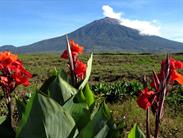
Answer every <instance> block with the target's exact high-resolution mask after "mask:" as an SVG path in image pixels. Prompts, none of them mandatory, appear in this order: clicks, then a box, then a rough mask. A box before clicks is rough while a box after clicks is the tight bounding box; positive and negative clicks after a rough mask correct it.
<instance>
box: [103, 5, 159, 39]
mask: <svg viewBox="0 0 183 138" xmlns="http://www.w3.org/2000/svg"><path fill="white" fill-rule="evenodd" d="M102 10H103V15H104V16H106V17H110V18H114V19H118V20H120V22H121V23H120V24H121V25H124V26H127V27H130V28H133V29H137V30H139V33H140V34H141V35H158V36H159V35H160V27H159V26H158V25H157V24H156V22H155V20H153V21H152V22H150V21H144V20H138V19H135V20H132V19H128V18H125V17H123V13H122V12H114V10H113V8H112V7H110V6H109V5H103V6H102Z"/></svg>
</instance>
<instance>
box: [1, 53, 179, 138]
mask: <svg viewBox="0 0 183 138" xmlns="http://www.w3.org/2000/svg"><path fill="white" fill-rule="evenodd" d="M88 57H89V55H88V54H85V55H81V56H79V58H80V59H81V60H82V61H83V62H84V63H86V62H87V59H88ZM173 57H174V58H175V59H176V60H181V61H183V54H175V55H173ZM19 58H20V59H21V61H22V62H23V63H24V66H25V68H26V69H27V70H28V71H30V72H31V73H32V76H33V77H32V79H31V80H30V83H31V84H32V85H31V86H30V87H28V89H25V88H24V87H22V86H18V88H17V89H16V92H15V93H16V94H15V95H16V96H17V97H23V96H25V94H26V96H27V97H29V95H31V94H30V93H31V91H32V88H33V87H37V88H40V87H41V86H42V85H43V83H44V82H45V80H46V79H48V78H49V77H50V76H51V74H53V72H54V70H59V69H60V68H65V67H66V64H67V61H66V60H61V59H60V54H55V53H53V54H50V53H49V54H24V55H19ZM164 58H165V55H151V54H117V53H111V54H107V53H106V54H105V53H100V54H94V56H93V65H92V74H91V77H90V80H89V83H90V86H91V88H92V90H93V92H94V93H95V99H96V102H98V103H100V101H102V99H106V103H107V105H108V106H109V107H110V109H111V110H112V111H113V113H112V116H113V117H114V122H115V123H116V125H117V126H118V128H119V129H120V132H121V133H120V136H121V137H127V136H128V134H129V131H130V130H131V129H132V127H133V125H134V122H136V123H137V124H138V125H139V126H140V128H141V129H142V130H143V131H144V132H145V130H146V125H145V120H146V112H145V111H144V110H143V109H141V108H139V107H138V105H137V103H136V96H137V93H138V92H139V91H140V90H142V88H143V76H144V75H146V76H147V78H150V77H152V70H155V71H156V72H158V70H159V69H160V64H159V63H160V62H161V61H162V60H163V59H164ZM54 68H55V69H54ZM180 72H181V71H180ZM85 89H86V88H85ZM173 92H174V93H173ZM173 92H172V93H170V95H169V96H168V97H167V99H166V101H165V104H166V106H165V107H164V108H165V113H166V114H165V115H164V119H163V121H162V122H161V130H160V137H164V138H166V137H167V138H171V137H172V138H176V137H177V138H180V137H182V135H183V115H182V113H183V112H182V109H183V88H182V86H175V88H174V89H173ZM22 95H23V96H22ZM23 99H24V98H23ZM42 100H43V101H44V98H43V99H42ZM89 105H90V104H89ZM103 106H104V108H105V105H103ZM0 110H1V111H0V113H1V115H6V114H8V113H7V112H8V111H7V110H6V106H5V104H4V101H3V100H1V109H0ZM15 116H16V113H15ZM14 118H16V117H14ZM85 119H86V118H85ZM154 119H155V117H154V116H153V114H150V120H151V121H150V124H151V125H152V127H151V129H150V133H151V134H153V133H154V130H153V129H152V128H154V127H155V126H154V122H153V120H154ZM121 121H122V122H123V123H121ZM82 125H85V124H82ZM119 125H121V126H119ZM79 127H81V128H82V127H83V126H79ZM83 136H84V131H83ZM81 137H82V136H81Z"/></svg>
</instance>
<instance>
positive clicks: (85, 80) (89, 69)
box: [79, 53, 93, 89]
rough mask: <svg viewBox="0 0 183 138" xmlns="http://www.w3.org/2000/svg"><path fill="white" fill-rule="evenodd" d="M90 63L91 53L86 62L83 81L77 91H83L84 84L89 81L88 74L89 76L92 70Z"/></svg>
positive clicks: (91, 59)
mask: <svg viewBox="0 0 183 138" xmlns="http://www.w3.org/2000/svg"><path fill="white" fill-rule="evenodd" d="M92 61H93V53H92V54H91V56H90V58H89V60H88V62H87V69H86V76H85V79H84V80H83V82H82V83H81V85H80V86H79V89H83V88H84V87H85V85H86V83H88V80H89V78H90V74H91V70H92Z"/></svg>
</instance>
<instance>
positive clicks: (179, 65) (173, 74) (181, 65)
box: [151, 58, 183, 91]
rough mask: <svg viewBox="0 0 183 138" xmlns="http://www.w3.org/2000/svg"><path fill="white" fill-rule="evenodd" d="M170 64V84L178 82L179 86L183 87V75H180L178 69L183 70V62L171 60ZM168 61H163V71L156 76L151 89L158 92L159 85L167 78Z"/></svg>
mask: <svg viewBox="0 0 183 138" xmlns="http://www.w3.org/2000/svg"><path fill="white" fill-rule="evenodd" d="M169 63H170V78H169V83H170V84H173V82H174V81H176V82H178V83H179V84H182V85H183V75H181V74H180V73H178V72H177V71H176V69H183V62H181V61H178V60H175V59H173V58H169ZM165 68H166V61H165V60H163V61H162V63H161V70H160V73H159V74H158V75H157V76H156V75H155V74H154V77H153V81H152V82H151V87H152V88H155V89H156V91H158V89H159V83H160V82H162V81H163V80H164V78H165V75H166V72H165Z"/></svg>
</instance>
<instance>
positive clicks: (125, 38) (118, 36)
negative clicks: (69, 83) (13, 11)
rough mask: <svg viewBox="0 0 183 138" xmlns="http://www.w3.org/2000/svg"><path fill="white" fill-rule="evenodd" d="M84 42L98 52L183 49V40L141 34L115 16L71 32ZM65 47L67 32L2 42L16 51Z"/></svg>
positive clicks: (88, 49) (62, 48)
mask: <svg viewBox="0 0 183 138" xmlns="http://www.w3.org/2000/svg"><path fill="white" fill-rule="evenodd" d="M68 36H69V38H70V39H74V40H75V41H76V42H77V43H79V44H81V45H83V46H84V47H85V50H86V51H94V52H95V51H96V52H113V51H118V52H142V53H143V52H150V53H153V52H182V51H183V43H181V42H176V41H172V40H168V39H165V38H162V37H159V36H147V35H140V34H139V31H138V30H135V29H132V28H129V27H126V26H123V25H120V21H119V20H117V19H113V18H109V17H106V18H103V19H99V20H95V21H93V22H91V23H88V24H86V25H85V26H82V27H80V28H78V29H77V30H75V31H73V32H71V33H69V34H68ZM65 47H66V40H65V35H63V36H58V37H54V38H50V39H45V40H41V41H38V42H36V43H33V44H30V45H26V46H21V47H13V46H9V47H7V46H3V47H0V51H3V50H4V49H7V50H8V49H9V50H10V51H12V52H15V53H38V52H55V51H57V52H59V51H62V50H64V49H65Z"/></svg>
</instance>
